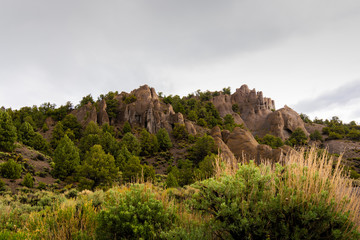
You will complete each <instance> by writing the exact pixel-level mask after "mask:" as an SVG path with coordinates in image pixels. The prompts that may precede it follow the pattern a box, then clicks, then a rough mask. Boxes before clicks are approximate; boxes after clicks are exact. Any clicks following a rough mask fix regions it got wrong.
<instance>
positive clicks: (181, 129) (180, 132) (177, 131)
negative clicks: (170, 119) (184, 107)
mask: <svg viewBox="0 0 360 240" xmlns="http://www.w3.org/2000/svg"><path fill="white" fill-rule="evenodd" d="M171 134H172V135H173V136H174V138H176V139H177V140H181V139H186V138H187V137H188V135H189V133H188V132H187V130H186V127H185V125H184V124H179V123H175V125H174V128H173V130H172V132H171Z"/></svg>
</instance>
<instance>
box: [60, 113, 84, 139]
mask: <svg viewBox="0 0 360 240" xmlns="http://www.w3.org/2000/svg"><path fill="white" fill-rule="evenodd" d="M61 123H62V124H63V127H64V130H65V131H66V130H68V129H70V130H71V131H72V132H73V133H74V135H75V139H79V138H80V137H81V129H82V127H81V124H80V123H79V122H78V120H77V118H76V117H75V116H74V115H73V114H68V115H66V117H65V118H64V119H63V120H62V121H61Z"/></svg>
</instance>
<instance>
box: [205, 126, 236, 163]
mask: <svg viewBox="0 0 360 240" xmlns="http://www.w3.org/2000/svg"><path fill="white" fill-rule="evenodd" d="M211 136H212V137H213V138H214V142H215V145H216V147H217V149H218V150H219V152H220V154H221V155H222V157H223V158H225V159H234V158H235V156H234V154H233V153H232V151H231V150H230V149H229V147H228V146H227V145H226V144H225V143H224V142H223V140H222V138H221V131H220V128H219V127H218V126H216V127H214V128H213V129H212V130H211Z"/></svg>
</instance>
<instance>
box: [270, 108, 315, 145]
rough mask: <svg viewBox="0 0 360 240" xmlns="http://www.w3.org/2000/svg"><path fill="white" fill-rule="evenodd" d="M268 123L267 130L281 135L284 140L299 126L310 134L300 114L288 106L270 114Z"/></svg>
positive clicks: (275, 134) (278, 135)
mask: <svg viewBox="0 0 360 240" xmlns="http://www.w3.org/2000/svg"><path fill="white" fill-rule="evenodd" d="M268 123H269V125H268V129H266V128H265V130H267V131H269V132H270V134H272V135H274V136H277V137H280V138H281V139H282V140H285V139H287V138H289V137H290V135H291V133H292V132H293V131H295V129H297V128H301V130H303V131H304V132H305V134H306V135H307V136H309V133H308V131H307V130H306V128H305V125H304V122H303V120H302V119H301V117H300V115H299V114H298V113H297V112H295V111H294V110H292V109H291V108H289V107H288V106H284V108H281V109H279V110H277V111H275V112H273V113H272V114H270V115H269V117H268Z"/></svg>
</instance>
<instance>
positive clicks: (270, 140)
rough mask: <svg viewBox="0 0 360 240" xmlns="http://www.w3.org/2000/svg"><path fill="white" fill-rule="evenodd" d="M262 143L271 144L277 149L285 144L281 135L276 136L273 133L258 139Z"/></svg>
mask: <svg viewBox="0 0 360 240" xmlns="http://www.w3.org/2000/svg"><path fill="white" fill-rule="evenodd" d="M256 140H258V142H259V143H260V144H266V145H269V146H270V147H271V148H273V149H276V148H279V147H281V146H283V145H284V143H283V141H282V140H281V138H279V137H275V136H273V135H271V134H266V135H265V136H264V137H263V138H258V139H256Z"/></svg>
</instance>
